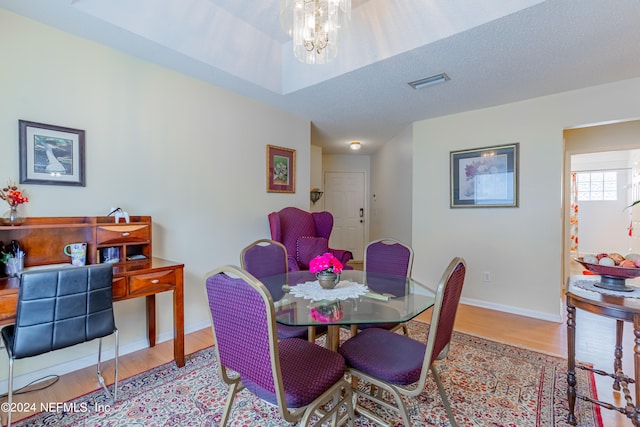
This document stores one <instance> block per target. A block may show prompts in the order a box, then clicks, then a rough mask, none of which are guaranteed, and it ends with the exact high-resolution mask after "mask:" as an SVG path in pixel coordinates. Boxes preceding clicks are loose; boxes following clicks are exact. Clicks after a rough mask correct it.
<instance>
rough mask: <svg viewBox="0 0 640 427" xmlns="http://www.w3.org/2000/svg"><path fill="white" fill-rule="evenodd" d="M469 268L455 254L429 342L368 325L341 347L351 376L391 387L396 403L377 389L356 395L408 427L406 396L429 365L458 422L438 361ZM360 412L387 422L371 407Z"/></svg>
mask: <svg viewBox="0 0 640 427" xmlns="http://www.w3.org/2000/svg"><path fill="white" fill-rule="evenodd" d="M465 272H466V264H465V261H464V260H463V259H462V258H454V259H453V260H452V261H451V263H450V264H449V266H448V267H447V269H446V270H445V272H444V274H443V275H442V278H441V279H440V283H439V284H438V288H437V290H436V297H435V304H434V307H433V313H432V315H431V324H430V327H429V333H428V335H427V339H426V343H423V342H420V341H417V340H415V339H413V338H410V337H408V336H406V335H401V334H398V333H395V332H391V331H389V330H386V329H379V328H370V329H367V330H364V331H362V332H360V333H359V334H358V335H356V336H354V337H352V338H349V339H348V340H347V341H346V342H345V343H344V344H343V345H342V346H341V347H340V350H339V352H340V354H342V355H343V356H344V358H345V360H346V361H347V366H348V367H349V372H350V373H351V375H352V377H353V378H355V379H358V380H364V381H366V382H369V383H370V384H372V385H375V386H377V387H380V388H382V389H384V390H386V391H388V392H389V393H390V394H391V395H392V396H393V397H394V400H395V405H394V404H393V402H389V401H386V400H383V399H382V398H381V396H380V394H374V393H373V392H370V393H367V392H365V391H362V390H359V389H355V390H354V392H355V393H356V395H357V396H362V397H365V398H366V399H370V400H372V401H373V402H375V403H377V404H379V405H380V406H383V407H385V408H388V409H391V410H395V411H397V412H399V413H400V416H401V417H402V421H403V423H404V425H405V427H410V426H411V420H410V419H409V415H408V414H407V409H406V408H405V406H404V403H403V401H402V396H403V395H404V396H406V397H415V396H418V395H419V394H420V393H422V392H423V391H424V386H425V383H426V380H427V375H428V374H429V370H431V372H432V374H433V378H434V380H435V382H436V385H437V386H438V391H439V393H440V397H441V398H442V401H443V403H444V406H445V409H446V411H447V416H448V417H449V422H450V423H451V425H453V426H457V424H456V421H455V417H454V416H453V412H452V410H451V405H450V403H449V399H448V398H447V395H446V393H445V390H444V387H443V385H442V381H441V380H440V376H439V374H438V371H437V369H436V366H435V364H434V362H436V360H442V359H444V358H445V357H446V356H447V354H448V352H449V345H450V342H451V335H452V334H453V324H454V321H455V317H456V312H457V310H458V304H459V302H460V295H461V293H462V285H463V283H464V277H465ZM370 389H371V390H373V389H375V387H373V386H371V387H370ZM358 412H360V413H361V414H363V415H365V416H366V417H368V418H371V419H372V420H374V421H376V422H377V423H379V424H381V425H384V424H387V423H386V422H385V421H384V420H383V419H381V418H380V417H379V416H378V415H377V414H374V413H373V412H371V411H369V410H367V409H364V408H360V407H358Z"/></svg>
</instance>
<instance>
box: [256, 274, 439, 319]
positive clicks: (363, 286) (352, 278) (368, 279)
mask: <svg viewBox="0 0 640 427" xmlns="http://www.w3.org/2000/svg"><path fill="white" fill-rule="evenodd" d="M260 281H261V282H262V283H263V284H264V285H265V286H266V287H267V288H268V289H269V292H270V293H271V296H272V298H273V301H274V306H275V308H276V320H277V322H278V323H281V324H285V325H290V326H317V325H326V324H331V325H357V324H362V323H400V322H406V321H408V320H411V319H412V318H414V317H415V316H417V315H418V314H420V313H422V312H423V311H425V310H427V309H428V308H430V307H431V306H433V304H434V300H435V294H434V292H433V291H431V290H430V289H429V288H427V287H426V286H424V285H423V284H421V283H419V282H417V281H416V280H414V279H411V278H406V277H402V276H391V275H386V274H379V273H365V272H364V271H360V270H343V271H342V273H341V274H340V282H339V283H338V285H336V288H335V289H331V290H323V289H322V288H321V287H320V285H319V284H318V281H317V279H316V278H315V274H314V273H310V272H309V271H292V272H289V273H287V274H279V275H275V276H268V277H263V278H261V279H260Z"/></svg>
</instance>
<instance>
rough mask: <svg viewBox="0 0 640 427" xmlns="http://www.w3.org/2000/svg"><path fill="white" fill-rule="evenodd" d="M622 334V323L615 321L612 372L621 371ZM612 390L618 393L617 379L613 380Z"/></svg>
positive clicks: (618, 383) (618, 384)
mask: <svg viewBox="0 0 640 427" xmlns="http://www.w3.org/2000/svg"><path fill="white" fill-rule="evenodd" d="M623 332H624V321H622V320H616V348H615V351H614V356H615V359H613V372H614V373H616V374H617V373H618V372H621V371H622V333H623ZM613 389H614V390H618V391H620V381H619V380H618V377H617V376H616V378H615V379H614V380H613Z"/></svg>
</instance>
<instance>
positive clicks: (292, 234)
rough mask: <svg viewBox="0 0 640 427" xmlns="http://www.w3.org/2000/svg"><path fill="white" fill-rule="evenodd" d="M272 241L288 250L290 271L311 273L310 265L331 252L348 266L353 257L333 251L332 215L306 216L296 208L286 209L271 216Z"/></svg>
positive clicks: (340, 251)
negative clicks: (331, 242)
mask: <svg viewBox="0 0 640 427" xmlns="http://www.w3.org/2000/svg"><path fill="white" fill-rule="evenodd" d="M269 228H270V230H271V238H272V239H273V240H275V241H276V242H280V243H282V244H283V245H284V246H285V248H287V254H288V256H289V269H290V270H291V271H298V270H308V269H309V261H311V260H312V259H313V258H314V257H315V256H317V255H322V254H323V253H325V252H330V253H332V254H333V256H335V257H336V258H338V260H340V262H341V263H342V264H344V266H345V268H346V269H352V267H351V266H348V265H346V264H347V262H348V261H349V260H351V259H352V258H353V254H352V253H351V252H349V251H347V250H343V249H331V248H329V237H330V236H331V230H332V229H333V215H332V214H331V212H327V211H324V212H306V211H303V210H302V209H298V208H295V207H286V208H283V209H281V210H280V211H278V212H271V213H270V214H269Z"/></svg>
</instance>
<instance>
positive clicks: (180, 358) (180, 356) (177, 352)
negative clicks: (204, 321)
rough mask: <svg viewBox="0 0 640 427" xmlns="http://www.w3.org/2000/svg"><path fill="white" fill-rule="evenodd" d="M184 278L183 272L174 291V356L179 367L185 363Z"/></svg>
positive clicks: (179, 275)
mask: <svg viewBox="0 0 640 427" xmlns="http://www.w3.org/2000/svg"><path fill="white" fill-rule="evenodd" d="M183 280H184V279H183V275H182V273H180V274H178V283H177V284H176V288H175V289H174V291H173V358H174V359H175V361H176V365H178V368H182V367H183V366H184V364H185V359H184V287H183Z"/></svg>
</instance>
